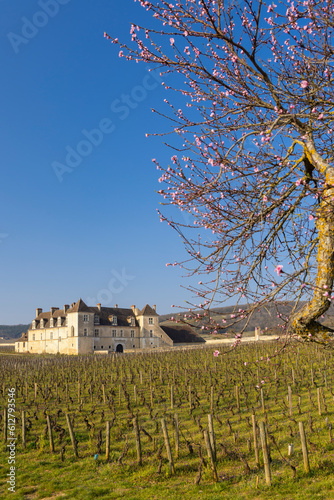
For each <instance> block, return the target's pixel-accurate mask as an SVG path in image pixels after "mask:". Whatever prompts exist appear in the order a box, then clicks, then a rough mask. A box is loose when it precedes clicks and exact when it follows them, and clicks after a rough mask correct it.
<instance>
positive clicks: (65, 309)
mask: <svg viewBox="0 0 334 500" xmlns="http://www.w3.org/2000/svg"><path fill="white" fill-rule="evenodd" d="M69 307H70V306H69V305H68V304H65V305H64V312H65V313H66V311H67V309H69Z"/></svg>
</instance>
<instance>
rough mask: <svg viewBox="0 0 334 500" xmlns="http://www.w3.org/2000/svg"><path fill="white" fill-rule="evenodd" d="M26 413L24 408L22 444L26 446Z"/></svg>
mask: <svg viewBox="0 0 334 500" xmlns="http://www.w3.org/2000/svg"><path fill="white" fill-rule="evenodd" d="M26 444H27V442H26V413H25V411H24V410H22V446H23V448H25V447H26Z"/></svg>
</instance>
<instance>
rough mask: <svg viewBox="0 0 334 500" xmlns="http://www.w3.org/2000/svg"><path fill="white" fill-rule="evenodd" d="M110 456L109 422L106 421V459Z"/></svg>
mask: <svg viewBox="0 0 334 500" xmlns="http://www.w3.org/2000/svg"><path fill="white" fill-rule="evenodd" d="M109 456H110V422H109V420H108V421H107V422H106V460H107V461H108V460H109Z"/></svg>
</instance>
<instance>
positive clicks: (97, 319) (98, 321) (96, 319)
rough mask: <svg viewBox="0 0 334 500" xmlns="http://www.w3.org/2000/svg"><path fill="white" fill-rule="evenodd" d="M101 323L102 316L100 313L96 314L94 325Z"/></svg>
mask: <svg viewBox="0 0 334 500" xmlns="http://www.w3.org/2000/svg"><path fill="white" fill-rule="evenodd" d="M99 324H100V317H99V315H98V314H94V325H99Z"/></svg>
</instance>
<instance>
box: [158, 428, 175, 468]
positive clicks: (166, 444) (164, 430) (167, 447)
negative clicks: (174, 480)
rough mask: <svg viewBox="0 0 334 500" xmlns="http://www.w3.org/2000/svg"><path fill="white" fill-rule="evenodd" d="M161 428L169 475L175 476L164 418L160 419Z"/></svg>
mask: <svg viewBox="0 0 334 500" xmlns="http://www.w3.org/2000/svg"><path fill="white" fill-rule="evenodd" d="M161 427H162V432H163V435H164V439H165V446H166V450H167V457H168V461H169V470H170V473H171V474H175V468H174V462H173V456H172V450H171V449H170V444H169V438H168V431H167V426H166V422H165V419H164V418H162V419H161Z"/></svg>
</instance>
